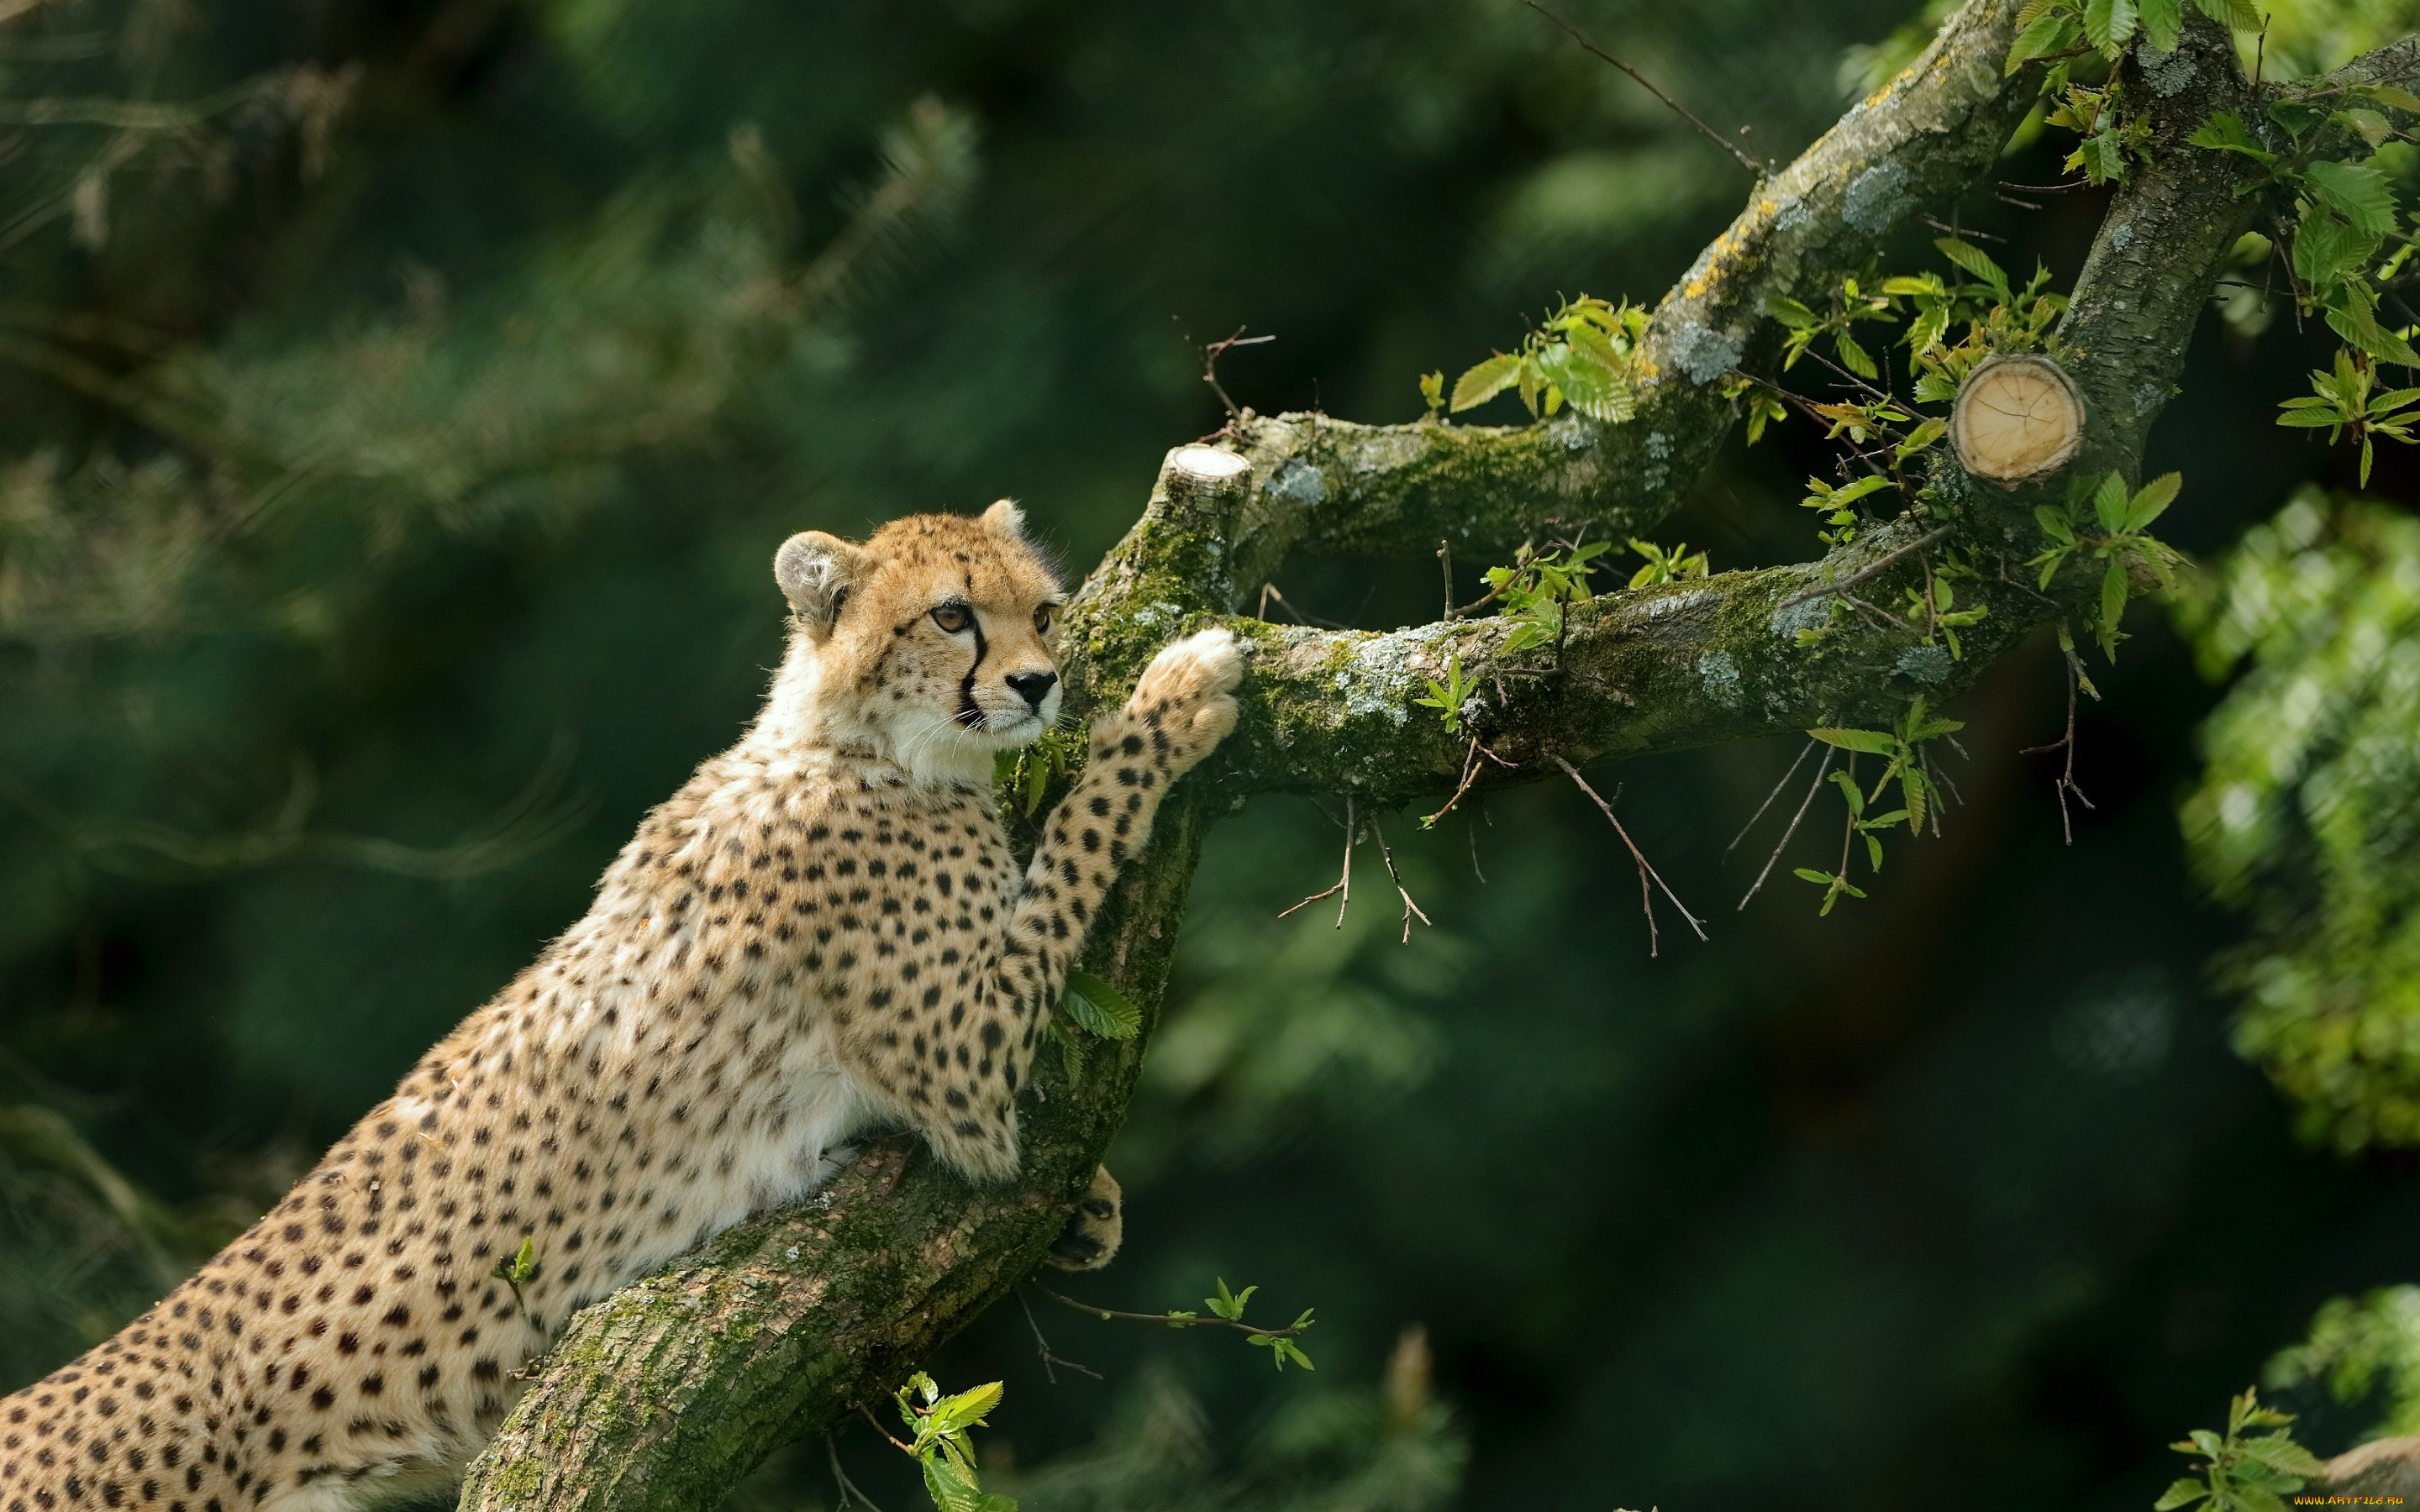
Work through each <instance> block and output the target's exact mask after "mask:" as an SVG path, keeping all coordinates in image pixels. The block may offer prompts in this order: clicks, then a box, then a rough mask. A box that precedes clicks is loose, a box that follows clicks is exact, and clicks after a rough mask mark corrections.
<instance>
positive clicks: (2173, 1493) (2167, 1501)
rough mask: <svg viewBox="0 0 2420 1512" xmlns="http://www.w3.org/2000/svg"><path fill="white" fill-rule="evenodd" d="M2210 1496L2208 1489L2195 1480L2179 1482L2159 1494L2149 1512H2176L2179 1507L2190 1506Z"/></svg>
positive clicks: (2205, 1485)
mask: <svg viewBox="0 0 2420 1512" xmlns="http://www.w3.org/2000/svg"><path fill="white" fill-rule="evenodd" d="M2209 1495H2210V1487H2209V1486H2208V1485H2207V1484H2205V1483H2203V1482H2201V1481H2197V1480H2180V1481H2177V1482H2175V1483H2173V1484H2172V1485H2170V1486H2169V1487H2168V1489H2166V1490H2165V1491H2163V1492H2162V1493H2161V1494H2160V1499H2159V1500H2158V1501H2156V1502H2153V1503H2152V1504H2151V1512H2176V1509H2177V1508H2178V1507H2180V1506H2191V1505H2193V1504H2195V1502H2198V1501H2202V1500H2204V1499H2205V1498H2207V1497H2208V1496H2209Z"/></svg>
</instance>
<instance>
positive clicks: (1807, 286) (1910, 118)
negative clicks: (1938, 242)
mask: <svg viewBox="0 0 2420 1512" xmlns="http://www.w3.org/2000/svg"><path fill="white" fill-rule="evenodd" d="M2020 8H2021V0H1970V3H1969V4H1968V5H1966V6H1964V7H1963V8H1961V9H1960V10H1959V11H1958V12H1957V13H1956V14H1955V15H1953V16H1951V17H1950V18H1949V20H1948V22H1947V23H1946V24H1944V25H1943V27H1942V29H1941V31H1940V33H1939V34H1938V35H1937V36H1936V37H1935V38H1934V39H1933V40H1932V44H1931V46H1930V47H1928V48H1926V49H1925V51H1924V54H1923V55H1922V56H1921V57H1919V58H1917V59H1916V62H1914V63H1913V64H1910V65H1909V66H1908V68H1907V69H1905V70H1904V71H1902V72H1901V73H1900V75H1899V76H1898V77H1897V78H1895V79H1893V80H1891V81H1890V83H1889V84H1887V85H1884V86H1883V87H1882V88H1881V89H1879V90H1877V91H1875V92H1874V93H1873V95H1871V96H1870V97H1869V98H1868V99H1866V100H1862V101H1860V102H1859V103H1858V104H1857V106H1856V107H1855V108H1854V109H1853V110H1851V111H1850V112H1849V113H1848V115H1846V116H1842V117H1841V118H1840V120H1839V121H1838V124H1836V125H1835V126H1833V128H1832V129H1831V130H1830V131H1826V132H1824V133H1823V136H1822V137H1821V138H1819V139H1818V140H1817V141H1816V142H1815V144H1814V145H1813V146H1811V147H1808V148H1807V150H1806V151H1805V152H1802V153H1800V154H1799V156H1798V158H1797V160H1796V161H1795V162H1792V163H1791V164H1790V165H1789V166H1788V167H1787V168H1785V169H1783V170H1782V171H1781V173H1780V174H1779V175H1777V176H1776V177H1773V178H1771V179H1768V180H1766V181H1764V182H1762V183H1760V184H1758V185H1757V186H1756V188H1755V190H1754V191H1753V192H1751V193H1749V195H1748V202H1747V206H1746V208H1744V209H1743V210H1741V211H1740V213H1739V216H1738V218H1737V219H1735V220H1734V221H1732V223H1731V224H1730V228H1729V229H1727V230H1726V231H1724V232H1723V234H1722V235H1721V236H1719V237H1716V238H1715V239H1714V240H1713V241H1712V242H1710V243H1708V245H1707V247H1706V249H1705V251H1703V252H1702V253H1700V254H1699V255H1698V259H1697V261H1696V262H1695V263H1693V264H1691V265H1690V268H1689V270H1688V271H1687V272H1686V273H1683V275H1682V276H1681V280H1680V282H1678V283H1676V284H1674V285H1672V287H1671V289H1670V290H1669V291H1668V293H1666V295H1665V296H1664V299H1663V301H1662V302H1661V303H1659V304H1658V305H1657V306H1656V307H1655V312H1654V316H1653V318H1652V321H1651V322H1650V324H1649V326H1648V330H1647V333H1646V337H1645V339H1644V341H1643V342H1642V343H1641V347H1640V351H1641V354H1642V358H1643V361H1642V362H1641V363H1639V364H1638V371H1637V378H1638V385H1637V415H1636V416H1635V417H1634V418H1633V419H1631V420H1629V421H1626V422H1624V423H1622V424H1606V423H1603V422H1599V421H1595V420H1591V419H1590V418H1588V417H1587V416H1585V415H1582V414H1580V413H1578V412H1577V411H1575V410H1569V409H1567V410H1565V411H1563V412H1562V413H1561V414H1559V415H1558V416H1556V417H1555V418H1554V419H1552V420H1550V421H1547V422H1546V423H1545V424H1537V425H1523V426H1493V425H1456V424H1440V423H1438V422H1435V421H1431V420H1423V421H1419V422H1417V423H1415V424H1403V425H1357V424H1351V423H1349V422H1343V421H1338V420H1334V419H1331V418H1329V417H1327V416H1326V415H1319V414H1283V415H1275V416H1265V415H1253V414H1251V413H1249V411H1247V412H1246V414H1245V416H1244V418H1243V419H1242V420H1241V421H1240V422H1238V423H1237V424H1234V425H1233V426H1232V427H1231V434H1232V435H1233V443H1234V446H1235V449H1236V450H1237V451H1239V452H1240V453H1242V454H1243V455H1245V456H1246V457H1248V458H1249V459H1250V461H1251V463H1252V476H1253V487H1252V492H1251V494H1250V496H1249V499H1248V500H1247V501H1246V502H1245V505H1244V508H1243V514H1242V517H1241V519H1240V520H1239V522H1238V532H1237V535H1236V538H1235V541H1234V558H1235V566H1234V579H1235V582H1236V584H1237V586H1238V587H1239V588H1241V589H1243V590H1244V591H1245V592H1248V593H1249V592H1252V591H1254V590H1256V589H1258V587H1259V586H1260V584H1261V583H1262V581H1264V579H1267V578H1268V577H1270V576H1271V575H1273V574H1274V573H1275V572H1276V571H1277V570H1278V568H1279V567H1280V565H1281V564H1282V563H1284V561H1285V560H1286V559H1287V558H1289V557H1291V556H1295V555H1297V554H1302V553H1314V554H1331V553H1340V552H1342V553H1363V554H1383V553H1387V552H1395V551H1422V552H1425V551H1428V550H1431V549H1433V548H1435V545H1436V543H1437V542H1438V541H1440V540H1450V541H1452V542H1454V543H1456V545H1457V546H1460V545H1463V544H1466V543H1467V544H1469V545H1471V546H1473V547H1479V546H1498V545H1509V544H1510V543H1512V542H1515V541H1519V540H1521V539H1523V538H1524V537H1526V536H1528V534H1530V533H1531V532H1533V531H1535V530H1536V529H1537V528H1538V526H1539V524H1540V523H1541V522H1542V521H1544V520H1549V519H1566V520H1574V519H1581V518H1592V519H1595V520H1598V521H1599V522H1601V523H1602V524H1603V525H1605V526H1606V528H1607V529H1608V530H1610V531H1611V532H1612V533H1613V534H1614V535H1616V536H1620V535H1621V534H1624V533H1644V532H1648V531H1650V530H1651V529H1652V527H1653V526H1654V525H1655V524H1656V522H1657V521H1659V520H1661V519H1662V518H1663V517H1665V516H1666V515H1668V514H1670V513H1671V511H1672V510H1673V508H1674V507H1675V506H1676V505H1677V504H1678V502H1679V501H1680V500H1681V499H1682V497H1683V495H1684V494H1685V493H1686V491H1687V488H1688V486H1689V485H1690V484H1691V483H1692V482H1693V481H1695V480H1696V478H1697V476H1698V474H1699V472H1700V471H1703V470H1704V468H1705V465H1706V463H1707V461H1708V460H1709V459H1711V458H1712V457H1713V455H1714V451H1715V449H1716V448H1717V447H1718V446H1720V445H1721V444H1722V440H1723V437H1724V436H1725V435H1726V434H1727V433H1728V432H1729V430H1730V424H1731V421H1732V418H1733V414H1732V410H1733V404H1732V402H1731V401H1730V400H1729V399H1726V398H1724V397H1723V395H1722V393H1721V389H1720V383H1721V379H1722V378H1723V377H1724V375H1725V374H1727V373H1728V372H1730V370H1732V369H1733V368H1738V367H1745V368H1747V369H1748V370H1750V371H1761V370H1762V369H1764V368H1765V367H1767V366H1769V364H1770V363H1771V362H1772V360H1773V358H1774V355H1775V353H1776V350H1777V347H1778V345H1779V343H1778V340H1777V339H1776V334H1775V331H1774V327H1773V324H1772V322H1771V321H1769V320H1767V319H1766V318H1765V317H1764V309H1765V301H1767V300H1769V299H1772V298H1775V297H1776V296H1787V297H1791V298H1794V299H1800V300H1806V299H1809V298H1812V299H1816V300H1818V301H1820V300H1821V299H1822V297H1823V293H1824V291H1825V290H1827V289H1829V288H1830V287H1831V286H1832V285H1834V284H1835V283H1837V282H1838V279H1839V278H1840V277H1841V275H1843V274H1844V273H1848V272H1851V271H1854V270H1855V269H1857V268H1858V267H1860V266H1862V265H1863V264H1864V262H1865V261H1866V259H1867V258H1868V257H1870V256H1871V255H1873V254H1874V253H1875V252H1876V251H1877V250H1878V249H1880V247H1881V246H1882V244H1883V241H1884V239H1885V238H1887V237H1888V236H1889V235H1890V234H1891V233H1892V232H1893V231H1895V230H1897V229H1898V228H1899V227H1900V224H1902V223H1904V222H1905V221H1907V220H1908V219H1909V218H1910V217H1912V216H1914V215H1916V213H1917V212H1918V211H1919V210H1920V209H1922V208H1923V207H1924V206H1926V205H1927V204H1929V203H1931V202H1934V201H1937V200H1940V199H1942V198H1944V197H1946V196H1948V195H1951V194H1954V193H1958V192H1960V191H1962V190H1963V189H1966V188H1967V187H1969V186H1970V185H1971V184H1973V183H1974V182H1975V180H1976V179H1977V178H1978V177H1980V176H1981V175H1982V174H1983V173H1984V172H1985V171H1986V170H1988V169H1989V168H1990V166H1991V164H1992V163H1993V162H1994V161H1996V159H1997V158H1998V155H1999V152H2000V148H2001V147H2002V146H2003V145H2004V144H2005V143H2006V142H2007V141H2008V139H2009V132H2010V131H2013V130H2014V129H2015V127H2016V125H2017V122H2018V121H2019V120H2020V119H2021V118H2022V117H2023V116H2024V113H2025V110H2026V108H2027V107H2028V106H2030V105H2031V104H2032V102H2033V100H2034V97H2035V86H2036V83H2037V75H2036V73H2035V71H2034V70H2033V69H2024V70H2021V71H2019V72H2018V73H2017V74H2016V75H2014V76H2013V77H2012V76H2010V75H2009V74H2008V73H2007V71H2006V70H2005V69H2003V68H2002V66H2001V60H2002V59H2004V58H2005V57H2006V56H2007V55H2008V52H2009V41H2010V40H2011V39H2013V38H2014V37H2015V35H2016V16H2017V12H2018V10H2019V9H2020ZM1405 392H1406V393H1409V389H1408V386H1407V388H1406V391H1405Z"/></svg>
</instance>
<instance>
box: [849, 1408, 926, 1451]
mask: <svg viewBox="0 0 2420 1512" xmlns="http://www.w3.org/2000/svg"><path fill="white" fill-rule="evenodd" d="M857 1411H858V1414H859V1415H860V1416H861V1417H863V1418H864V1419H865V1421H866V1422H867V1423H869V1424H871V1425H872V1426H873V1428H874V1431H875V1432H876V1433H879V1434H881V1435H882V1438H883V1442H884V1443H888V1444H890V1445H891V1447H892V1448H893V1449H896V1450H898V1451H899V1452H900V1453H901V1454H904V1455H913V1454H915V1452H916V1451H915V1448H914V1447H913V1446H912V1445H910V1444H907V1443H904V1442H902V1441H900V1440H898V1439H894V1438H892V1436H891V1430H890V1429H889V1428H886V1427H883V1426H882V1420H881V1419H880V1418H878V1417H876V1416H875V1415H874V1409H872V1408H870V1407H868V1406H866V1405H865V1404H864V1403H863V1402H859V1403H858V1404H857Z"/></svg>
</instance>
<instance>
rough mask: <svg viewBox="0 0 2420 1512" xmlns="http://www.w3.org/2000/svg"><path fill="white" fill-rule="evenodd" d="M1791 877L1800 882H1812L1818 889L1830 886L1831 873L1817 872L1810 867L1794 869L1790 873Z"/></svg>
mask: <svg viewBox="0 0 2420 1512" xmlns="http://www.w3.org/2000/svg"><path fill="white" fill-rule="evenodd" d="M1791 875H1792V876H1794V877H1796V878H1797V879H1798V880H1799V881H1801V882H1812V883H1814V884H1815V885H1816V886H1817V887H1830V886H1831V885H1832V873H1831V872H1818V871H1816V870H1815V869H1814V868H1813V867H1811V866H1802V867H1797V868H1794V869H1793V870H1792V872H1791Z"/></svg>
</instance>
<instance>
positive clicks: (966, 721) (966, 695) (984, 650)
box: [958, 604, 991, 730]
mask: <svg viewBox="0 0 2420 1512" xmlns="http://www.w3.org/2000/svg"><path fill="white" fill-rule="evenodd" d="M967 627H968V628H969V629H970V630H972V631H974V633H975V659H974V660H973V662H972V663H970V665H969V666H968V668H967V675H966V676H965V678H963V679H962V680H961V681H960V682H959V684H958V723H960V724H962V725H965V726H966V727H967V728H968V729H970V730H981V729H982V728H983V727H984V713H983V705H982V704H980V703H977V702H975V673H976V672H978V671H982V670H983V664H984V657H985V656H986V655H988V654H989V652H990V650H991V643H990V642H989V641H987V640H985V639H984V633H983V616H982V615H980V614H978V613H976V612H975V608H974V606H973V605H972V604H970V605H968V606H967Z"/></svg>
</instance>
